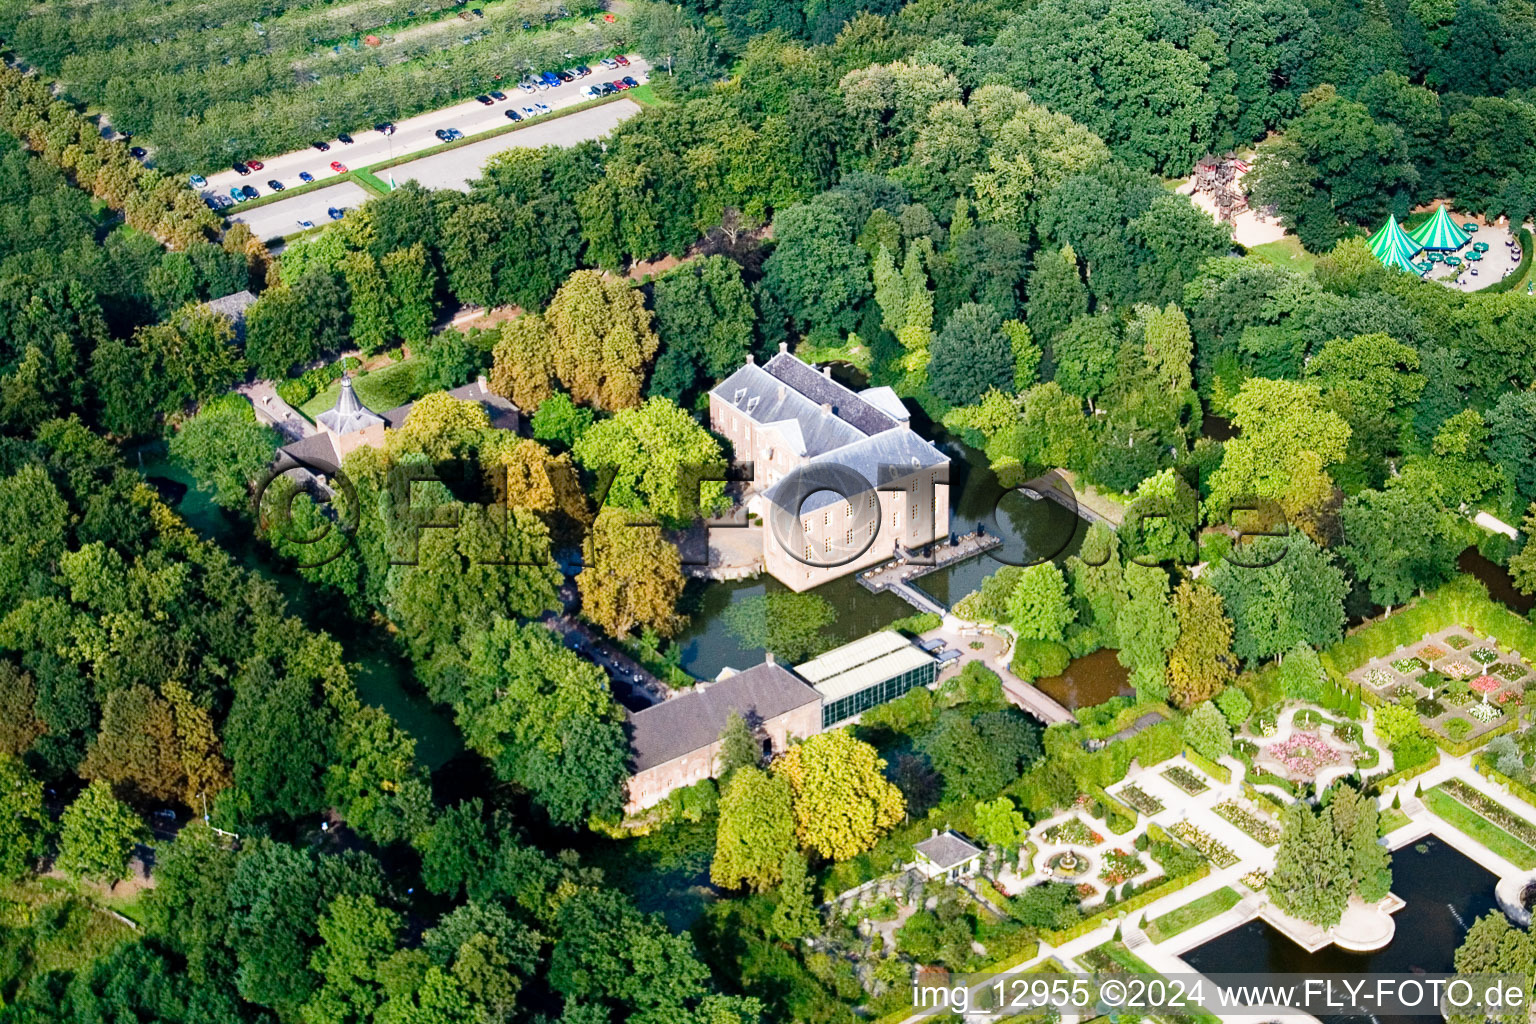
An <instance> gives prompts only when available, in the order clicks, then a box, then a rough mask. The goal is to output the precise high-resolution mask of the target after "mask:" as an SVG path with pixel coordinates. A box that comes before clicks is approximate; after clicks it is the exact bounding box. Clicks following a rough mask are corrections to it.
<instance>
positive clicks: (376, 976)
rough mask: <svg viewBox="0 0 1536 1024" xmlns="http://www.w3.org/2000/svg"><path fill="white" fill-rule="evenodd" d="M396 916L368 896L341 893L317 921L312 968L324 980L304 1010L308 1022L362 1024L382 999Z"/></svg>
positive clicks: (392, 945) (398, 920)
mask: <svg viewBox="0 0 1536 1024" xmlns="http://www.w3.org/2000/svg"><path fill="white" fill-rule="evenodd" d="M400 924H401V920H400V915H399V914H397V913H395V912H394V911H393V910H390V909H388V908H386V907H381V906H379V905H378V903H377V901H376V900H374V898H373V897H371V896H358V895H350V894H343V895H340V896H337V897H336V898H335V899H333V900H331V901H330V903H329V904H327V906H326V908H325V913H323V914H321V915H320V919H319V920H318V921H317V922H316V925H315V930H316V931H317V932H318V933H319V936H320V945H319V947H317V948H316V949H315V951H314V953H313V954H311V956H310V958H309V963H310V967H311V968H312V969H313V970H314V971H315V973H317V974H319V975H320V976H321V978H323V979H324V981H323V983H322V984H321V986H320V988H319V990H318V991H316V992H315V994H314V995H313V996H312V997H311V998H310V1001H309V1002H308V1003H306V1004H305V1006H304V1013H303V1017H304V1020H306V1021H314V1022H316V1024H320V1022H331V1021H334V1022H337V1024H363V1022H365V1021H369V1020H372V1019H373V1013H374V1010H375V1009H376V1008H377V1006H378V1004H379V1002H380V1000H381V998H382V996H383V991H382V985H381V982H382V981H383V977H382V974H383V967H384V961H385V960H386V959H388V957H389V955H390V954H391V953H393V952H394V950H395V934H396V932H398V931H399V929H400Z"/></svg>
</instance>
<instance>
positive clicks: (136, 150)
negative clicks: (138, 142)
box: [128, 146, 149, 160]
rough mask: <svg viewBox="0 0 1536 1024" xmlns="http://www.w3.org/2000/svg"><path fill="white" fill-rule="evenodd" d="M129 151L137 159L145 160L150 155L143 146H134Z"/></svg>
mask: <svg viewBox="0 0 1536 1024" xmlns="http://www.w3.org/2000/svg"><path fill="white" fill-rule="evenodd" d="M128 153H129V155H131V156H132V157H133V158H134V159H135V160H143V159H144V158H145V157H146V156H149V153H148V152H146V151H145V149H144V147H143V146H134V147H133V148H132V149H130V150H128Z"/></svg>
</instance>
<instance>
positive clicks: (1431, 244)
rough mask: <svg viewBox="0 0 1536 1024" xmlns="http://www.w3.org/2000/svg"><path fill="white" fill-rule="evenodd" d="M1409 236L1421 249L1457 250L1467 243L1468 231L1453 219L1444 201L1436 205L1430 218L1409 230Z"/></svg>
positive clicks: (1435, 250) (1436, 250)
mask: <svg viewBox="0 0 1536 1024" xmlns="http://www.w3.org/2000/svg"><path fill="white" fill-rule="evenodd" d="M1409 237H1410V238H1412V239H1413V240H1414V241H1415V242H1417V243H1418V244H1419V247H1420V248H1421V249H1428V250H1430V251H1431V252H1455V251H1456V250H1457V249H1460V248H1461V247H1462V246H1464V245H1466V244H1467V233H1466V232H1465V231H1463V230H1462V229H1461V228H1460V227H1458V226H1457V224H1456V222H1455V221H1453V220H1451V214H1450V212H1449V211H1448V210H1446V208H1445V204H1444V203H1441V204H1440V205H1439V206H1436V207H1435V212H1434V215H1433V216H1431V217H1430V218H1429V220H1427V221H1425V222H1424V223H1423V224H1420V225H1419V226H1418V227H1416V228H1414V229H1413V230H1412V231H1411V232H1409Z"/></svg>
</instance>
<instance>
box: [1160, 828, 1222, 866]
mask: <svg viewBox="0 0 1536 1024" xmlns="http://www.w3.org/2000/svg"><path fill="white" fill-rule="evenodd" d="M1169 831H1170V832H1172V833H1173V834H1174V835H1176V836H1178V837H1179V838H1180V839H1182V840H1184V841H1185V842H1186V843H1188V844H1189V845H1190V846H1193V847H1194V848H1195V849H1197V850H1199V851H1200V852H1201V853H1202V854H1204V855H1205V859H1206V860H1208V861H1210V862H1211V863H1212V864H1214V865H1216V866H1217V867H1218V868H1229V867H1231V866H1232V865H1233V864H1236V863H1237V854H1235V853H1233V852H1232V851H1231V850H1230V849H1228V848H1227V847H1226V845H1225V844H1223V843H1222V842H1221V841H1220V840H1218V839H1217V838H1216V837H1215V836H1212V835H1211V834H1210V833H1209V832H1206V831H1205V830H1204V829H1200V828H1196V827H1195V826H1194V825H1191V824H1190V823H1189V821H1188V820H1185V821H1181V822H1179V823H1178V824H1177V825H1175V826H1173V828H1171V829H1170V830H1169Z"/></svg>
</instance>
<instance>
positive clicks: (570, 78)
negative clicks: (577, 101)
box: [554, 71, 576, 82]
mask: <svg viewBox="0 0 1536 1024" xmlns="http://www.w3.org/2000/svg"><path fill="white" fill-rule="evenodd" d="M554 74H555V77H556V78H558V79H560V81H562V82H574V81H576V76H575V75H573V74H572V73H571V72H569V71H556V72H555V73H554Z"/></svg>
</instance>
